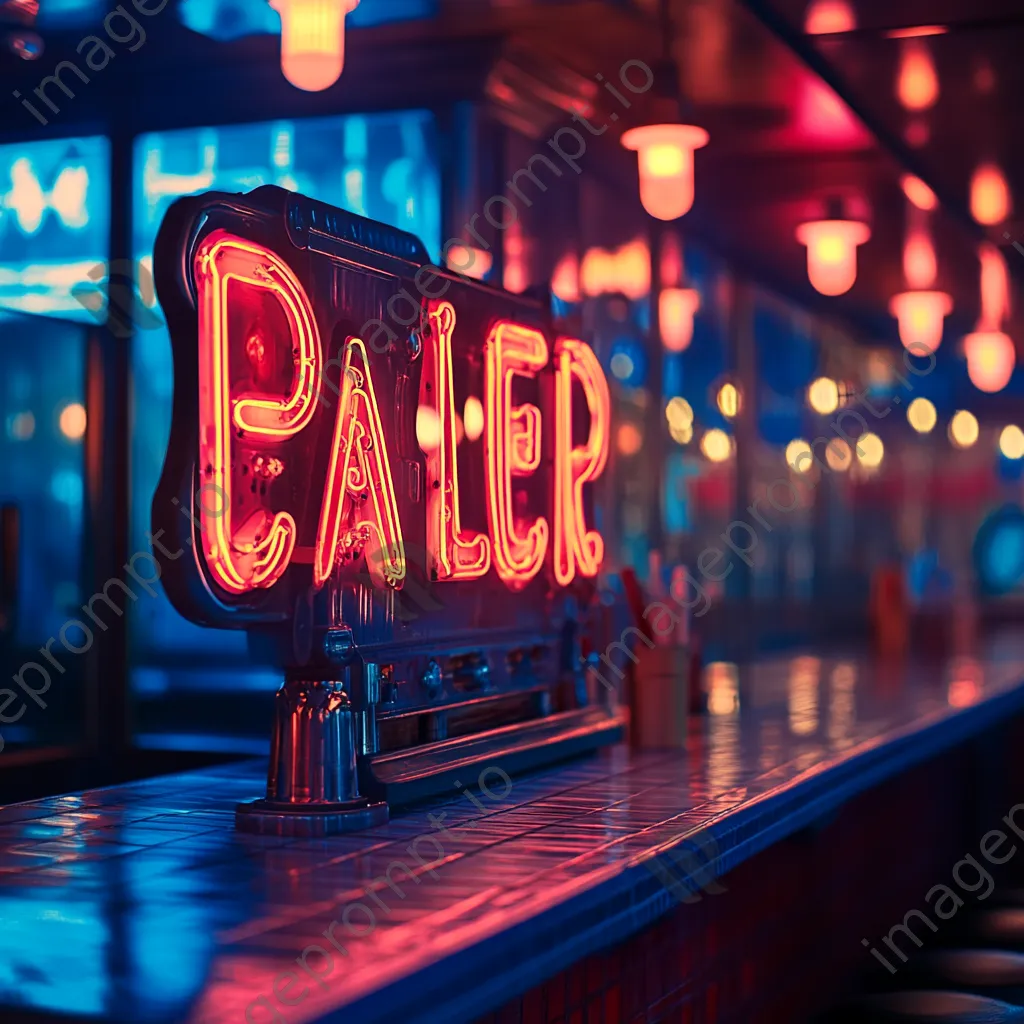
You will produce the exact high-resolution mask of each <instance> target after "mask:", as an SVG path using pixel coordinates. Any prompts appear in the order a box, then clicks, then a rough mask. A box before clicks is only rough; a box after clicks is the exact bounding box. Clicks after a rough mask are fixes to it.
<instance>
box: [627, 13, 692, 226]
mask: <svg viewBox="0 0 1024 1024" xmlns="http://www.w3.org/2000/svg"><path fill="white" fill-rule="evenodd" d="M670 6H671V5H670V0H661V23H662V45H663V55H662V60H661V63H660V65H659V67H658V71H657V73H656V74H655V83H656V87H657V89H658V92H659V93H660V99H659V100H658V106H659V108H661V109H663V110H664V111H665V120H664V121H662V122H659V123H655V124H648V125H644V126H643V127H640V128H631V129H630V130H629V131H627V132H624V133H623V135H622V139H621V142H622V145H623V146H624V147H625V148H626V149H631V150H634V151H635V152H636V154H637V163H638V165H639V170H640V202H641V203H643V207H644V209H645V210H646V211H647V212H648V213H649V214H650V215H651V216H652V217H656V218H657V219H658V220H675V219H676V218H677V217H682V216H683V215H684V214H685V213H688V212H689V210H690V208H691V207H692V206H693V195H694V186H693V154H694V150H697V149H701V148H702V147H704V146H706V145H707V144H708V141H709V139H710V136H709V135H708V133H707V132H706V131H705V130H704V129H703V128H699V127H697V125H693V124H682V123H681V122H680V120H679V113H680V107H681V103H680V98H679V81H678V75H677V72H676V65H675V61H674V59H673V57H672V39H673V34H672V17H671V11H670Z"/></svg>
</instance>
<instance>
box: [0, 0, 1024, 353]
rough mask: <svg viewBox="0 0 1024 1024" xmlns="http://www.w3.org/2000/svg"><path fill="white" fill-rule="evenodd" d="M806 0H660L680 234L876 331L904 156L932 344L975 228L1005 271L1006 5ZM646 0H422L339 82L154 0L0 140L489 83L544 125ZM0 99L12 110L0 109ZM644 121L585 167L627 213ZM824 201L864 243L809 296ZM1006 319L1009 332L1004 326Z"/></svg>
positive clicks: (139, 127) (639, 31)
mask: <svg viewBox="0 0 1024 1024" xmlns="http://www.w3.org/2000/svg"><path fill="white" fill-rule="evenodd" d="M44 2H45V0H44ZM253 2H256V0H253ZM364 2H365V3H370V2H375V0H364ZM808 2H809V0H673V4H672V8H673V10H672V13H673V22H674V32H673V41H672V53H673V56H674V58H675V63H676V67H677V69H678V78H679V86H680V89H681V92H682V95H683V97H684V100H685V103H686V108H687V110H688V116H690V117H692V119H693V120H694V122H695V123H697V124H700V125H702V126H703V127H705V128H707V129H708V131H709V132H710V135H711V143H710V145H708V146H707V147H706V148H705V149H702V150H700V151H699V153H698V154H697V157H696V182H697V184H696V202H695V205H694V208H693V210H692V211H691V213H690V214H688V215H687V216H686V218H685V219H684V220H683V221H682V231H683V233H684V235H687V234H689V235H693V236H696V237H699V238H703V239H705V240H706V241H708V242H709V243H710V244H712V245H713V246H714V247H716V248H717V249H719V250H720V251H722V252H723V253H724V254H726V255H727V256H728V257H729V258H730V259H731V260H732V261H733V262H734V264H735V265H737V266H738V267H739V268H741V269H743V270H746V271H748V272H749V273H750V274H751V275H753V276H755V277H756V278H758V279H759V280H761V281H762V282H764V283H767V284H768V285H770V286H771V287H773V288H775V289H776V290H778V291H780V292H782V293H783V294H786V295H788V296H790V297H792V298H794V299H796V300H798V301H800V302H801V303H802V304H804V305H805V306H807V307H808V308H811V309H814V310H817V311H820V312H822V313H824V314H826V315H835V316H836V317H837V318H839V319H841V320H843V321H844V322H846V323H848V324H850V325H852V327H853V328H854V329H855V330H856V331H858V332H859V333H860V336H861V338H862V339H863V340H865V341H868V342H872V343H885V344H890V345H897V344H898V339H897V332H896V327H895V323H894V321H893V320H892V318H891V317H890V315H889V313H888V304H889V300H890V298H891V296H893V295H894V294H896V293H897V292H899V291H902V290H904V288H905V284H904V279H903V260H902V257H903V241H904V237H905V231H906V224H907V211H908V203H907V200H906V199H905V197H904V195H903V192H902V189H901V185H900V180H901V175H903V174H904V173H906V171H907V170H911V171H913V172H914V173H915V174H917V175H918V176H919V177H921V178H922V179H924V180H925V181H926V182H927V183H928V184H929V185H930V186H931V187H932V188H933V189H934V191H935V192H936V193H937V195H938V196H939V198H940V200H941V205H940V208H939V209H938V210H936V211H935V212H934V213H932V214H931V215H930V218H929V227H930V230H931V232H932V234H933V237H934V242H935V247H936V251H937V257H938V278H937V282H936V286H937V287H939V288H942V289H944V290H946V291H948V292H949V293H950V294H951V295H952V296H953V301H954V307H955V311H954V314H953V316H952V317H951V319H950V329H949V330H947V333H946V338H947V339H948V340H947V342H946V343H945V344H946V345H947V348H949V349H952V348H954V347H955V345H956V342H957V339H958V338H959V337H961V336H962V335H963V334H964V333H966V332H968V331H970V330H971V329H972V328H973V326H974V322H975V320H976V319H977V316H978V305H979V303H978V275H979V264H978V259H977V245H978V243H979V241H980V240H981V239H982V238H984V237H986V235H987V236H989V237H991V238H992V239H993V240H994V241H996V242H998V243H1000V244H1001V245H1002V248H1003V251H1004V252H1005V253H1006V255H1007V262H1008V264H1009V267H1010V270H1011V273H1013V274H1014V275H1016V276H1018V277H1020V278H1021V280H1024V252H1018V251H1017V250H1016V249H1014V248H1013V247H1012V246H1011V242H1013V241H1015V240H1017V239H1018V238H1019V239H1020V240H1021V244H1022V248H1024V138H1021V137H1020V135H1019V133H1017V132H1016V127H1017V126H1016V123H1015V118H1016V111H1015V109H1014V105H1015V103H1016V102H1017V97H1019V96H1021V95H1024V61H1021V60H1020V57H1019V54H1020V53H1021V52H1022V45H1021V44H1024V5H1022V4H1021V3H1020V2H1019V0H971V2H970V3H966V2H954V0H849V7H850V9H851V11H852V28H851V29H850V30H848V31H845V32H842V33H839V34H831V35H827V36H826V35H808V34H807V33H806V32H805V31H804V24H805V17H806V14H807V7H808ZM817 2H821V0H817ZM829 2H842V0H829ZM655 7H656V3H655V2H654V0H635V2H634V0H629V2H627V0H607V2H601V0H564V2H558V0H554V2H552V0H547V2H527V0H489V2H488V0H441V3H440V14H439V15H438V16H437V17H436V18H434V19H431V20H429V21H413V22H401V23H396V24H390V25H378V26H374V27H368V28H356V29H353V30H352V31H351V32H350V34H349V42H348V47H347V49H348V63H347V67H346V71H345V74H344V75H343V76H342V79H341V80H340V81H339V83H338V84H337V85H336V86H334V87H332V88H331V89H330V90H327V91H326V92H324V93H318V94H300V93H297V92H296V90H294V89H292V88H291V87H290V86H288V85H287V84H286V83H285V82H284V81H283V79H282V78H281V76H280V73H279V71H278V70H277V61H278V46H279V43H278V40H277V39H276V38H275V37H273V36H267V35H257V36H248V37H244V38H240V39H237V40H235V41H231V42H217V41H215V40H213V39H210V38H208V37H207V36H205V35H200V34H197V33H195V32H193V31H190V30H189V29H188V28H186V27H185V26H183V25H182V24H181V23H180V21H178V20H177V19H176V18H174V17H173V9H174V8H173V5H171V7H170V9H169V12H170V14H171V16H170V17H166V16H164V15H161V16H160V17H159V18H153V19H151V23H150V25H149V41H148V42H147V43H146V46H145V49H144V50H143V51H141V52H140V53H139V54H134V55H120V56H119V57H118V58H117V59H115V60H113V61H111V62H110V65H111V66H110V67H109V68H108V69H106V70H104V71H103V72H102V73H101V74H97V75H95V76H94V79H93V82H92V84H90V85H89V86H88V87H87V88H85V89H83V90H81V91H80V95H79V97H78V98H77V99H76V100H75V101H74V104H73V105H69V109H68V111H67V113H66V117H65V115H63V114H62V118H63V119H62V120H59V121H58V122H57V123H55V124H54V125H51V126H50V127H48V128H46V129H40V128H39V127H38V126H34V125H32V123H31V119H28V120H27V121H26V123H25V124H16V123H14V122H13V119H12V118H9V117H6V116H5V118H4V121H3V123H2V124H0V138H2V137H6V138H7V139H8V140H11V139H16V138H24V137H28V136H29V135H31V134H32V133H33V132H37V133H39V134H50V135H54V134H60V133H64V134H68V133H70V132H72V131H81V130H83V128H86V127H89V128H90V129H91V130H95V131H109V132H123V133H127V134H132V133H134V132H138V131H144V130H153V129H159V128H170V127H175V126H181V125H186V124H196V123H229V122H233V121H245V120H267V119H271V118H275V117H283V116H287V117H301V116H307V115H308V116H313V115H319V114H328V113H330V114H333V113H340V112H345V111H348V110H372V109H381V108H386V107H388V106H396V105H408V104H409V102H410V96H413V97H415V99H416V102H417V104H418V105H423V106H429V107H435V108H441V107H442V106H443V105H444V104H446V103H450V102H452V101H457V100H473V99H481V98H484V97H485V96H487V95H488V87H489V84H490V86H491V87H492V90H491V93H490V99H491V102H492V103H494V104H495V105H496V106H498V107H502V106H504V107H505V109H504V111H503V113H504V114H505V115H506V116H507V117H509V118H513V117H514V118H515V119H516V120H515V123H516V124H517V127H519V128H520V130H522V131H525V132H527V133H528V134H532V135H533V136H534V137H535V138H537V139H542V138H549V137H550V135H551V133H552V132H553V131H554V130H557V127H558V126H559V125H562V124H566V123H568V121H567V118H568V117H569V116H570V112H571V108H572V105H573V104H579V105H581V106H586V105H587V104H593V105H596V106H597V107H598V108H599V111H598V112H599V113H600V112H602V111H603V113H604V116H605V117H606V118H610V116H611V114H612V113H616V112H618V111H621V109H622V108H621V107H619V106H617V105H616V101H615V100H614V99H613V98H612V97H611V96H610V95H608V94H606V93H605V91H604V90H602V89H600V88H598V87H597V86H596V82H597V76H598V75H599V74H606V73H608V72H609V69H612V72H614V70H615V69H617V68H618V67H619V66H620V65H621V64H622V63H623V62H624V61H626V60H630V59H639V60H644V61H645V62H647V63H650V64H652V65H653V64H655V63H656V62H657V61H658V59H659V57H660V56H661V54H662V51H663V34H662V31H661V25H660V22H659V20H658V18H657V16H656V13H657V12H656V10H655ZM923 24H929V25H930V24H942V25H943V26H946V27H948V29H949V31H948V32H946V33H944V34H942V35H933V36H926V37H923V38H920V39H915V40H911V41H910V42H912V43H913V44H914V45H918V46H921V45H923V46H924V47H926V48H927V50H928V52H929V54H930V55H931V57H932V60H933V63H934V67H935V71H936V78H937V83H938V87H939V89H938V97H937V99H936V101H935V103H934V105H932V106H931V107H930V108H929V109H927V110H926V111H923V112H919V113H916V114H913V115H912V116H911V115H908V113H907V111H906V110H905V109H904V107H903V106H901V104H900V102H899V100H898V99H897V96H896V92H895V82H896V80H897V75H898V69H899V64H900V59H901V52H902V51H903V50H905V49H906V45H907V42H908V40H906V39H893V38H890V35H891V30H893V29H906V28H908V27H913V26H920V25H923ZM80 39H81V29H78V30H76V31H75V32H73V33H70V32H69V33H64V34H63V35H61V34H60V33H56V34H54V35H53V36H52V37H51V38H48V40H47V54H46V59H45V61H42V62H32V63H27V62H17V63H16V64H12V63H11V62H10V61H7V62H6V63H4V62H3V61H0V83H2V84H3V85H4V86H6V87H7V95H10V92H11V90H13V89H17V88H22V89H24V88H27V89H28V90H29V91H31V89H32V88H33V87H34V85H36V84H38V82H39V79H40V76H41V74H46V73H49V72H50V70H51V69H52V67H53V66H54V63H55V62H56V61H57V60H58V59H63V58H65V57H68V58H71V57H74V55H75V45H76V43H78V42H79V40H80ZM47 62H48V66H46V68H45V69H43V68H42V65H43V64H47ZM497 75H503V76H506V79H507V80H508V81H513V82H514V83H515V87H514V88H513V89H512V90H511V96H512V98H511V100H509V101H508V102H506V103H504V104H503V103H502V101H501V100H500V98H498V97H497V96H495V94H494V91H493V85H494V82H495V77H496V76H497ZM11 110H15V111H18V113H20V110H18V108H17V106H16V104H15V103H14V102H13V101H12V103H11V105H10V106H9V109H7V111H6V113H10V111H11ZM653 116H655V111H654V108H653V104H652V102H651V101H650V100H649V99H648V97H646V96H643V97H638V98H637V99H636V101H635V102H634V103H633V104H632V106H631V108H630V110H629V111H628V113H627V112H624V113H623V114H622V116H621V117H619V118H618V120H617V121H616V123H615V127H614V130H609V131H607V132H606V133H605V134H604V135H602V136H601V137H600V138H598V139H595V140H594V147H593V153H594V155H595V159H594V161H593V163H592V164H590V167H591V168H592V169H593V172H594V173H595V174H596V175H598V176H599V177H601V178H603V179H604V180H606V181H607V182H608V183H610V184H611V185H613V186H614V187H615V189H616V195H618V196H621V205H622V208H623V210H625V211H628V212H630V213H631V215H632V212H634V211H638V210H639V200H638V198H637V189H636V158H635V156H634V155H633V154H631V153H628V152H626V151H624V150H623V149H622V148H621V146H620V145H619V144H618V135H619V129H620V128H621V129H622V130H625V129H626V128H629V127H632V126H634V125H637V124H642V123H644V122H645V120H646V119H648V118H650V117H653ZM983 159H987V160H995V161H998V163H999V164H1000V165H1001V166H1002V168H1003V170H1004V171H1005V174H1006V178H1007V181H1008V183H1009V186H1010V189H1011V192H1013V193H1014V194H1015V195H1017V196H1019V197H1020V202H1019V209H1018V212H1019V214H1020V215H1021V216H1020V217H1019V218H1017V219H1014V218H1012V217H1011V219H1010V220H1009V221H1008V222H1007V223H1006V224H1001V225H998V226H997V227H993V228H989V229H982V228H980V227H979V226H978V225H977V224H976V223H975V222H974V221H973V220H972V218H971V216H970V212H969V203H968V191H969V181H970V176H971V174H972V172H973V170H974V168H975V166H976V165H977V163H978V162H979V161H981V160H983ZM837 202H838V203H840V204H841V205H842V206H843V207H844V208H845V210H846V213H847V215H849V216H856V217H858V218H861V219H863V220H866V221H867V222H868V223H869V224H870V226H871V231H872V235H871V239H870V241H868V242H867V244H865V245H864V246H862V247H861V250H860V253H859V274H858V279H857V283H856V284H855V285H854V287H853V288H852V289H851V290H850V292H849V293H847V294H846V295H843V296H841V297H839V298H824V297H822V296H820V295H818V293H817V292H815V291H814V290H813V289H812V288H811V286H810V285H809V283H808V281H807V274H806V261H805V252H804V249H803V247H802V246H801V245H800V244H798V243H797V241H796V238H795V231H796V228H797V225H798V224H800V223H801V222H802V221H805V220H809V219H818V218H821V217H822V216H824V215H825V212H826V210H827V208H828V206H829V204H830V203H831V204H832V205H835V204H836V203H837ZM618 212H619V211H613V213H616V214H617V213H618ZM613 219H614V217H613V216H611V215H610V216H609V221H611V220H613ZM1007 234H1009V235H1010V238H1006V237H1004V236H1005V235H1007ZM1010 328H1011V333H1014V332H1016V334H1017V336H1018V337H1019V338H1020V337H1024V320H1021V321H1013V322H1011V324H1010Z"/></svg>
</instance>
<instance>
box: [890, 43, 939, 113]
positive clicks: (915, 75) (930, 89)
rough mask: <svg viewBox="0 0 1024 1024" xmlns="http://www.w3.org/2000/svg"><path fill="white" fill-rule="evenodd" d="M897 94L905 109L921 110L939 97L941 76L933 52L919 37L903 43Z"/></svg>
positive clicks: (925, 108) (930, 105) (932, 104)
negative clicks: (933, 59)
mask: <svg viewBox="0 0 1024 1024" xmlns="http://www.w3.org/2000/svg"><path fill="white" fill-rule="evenodd" d="M896 95H897V97H898V98H899V101H900V103H902V104H903V107H904V109H905V110H912V111H915V112H920V111H922V110H928V109H929V108H930V107H932V106H934V105H935V101H936V100H937V99H938V98H939V78H938V75H936V73H935V64H934V62H933V61H932V55H931V52H930V51H929V50H928V47H927V45H926V44H925V43H922V42H920V40H917V39H911V40H908V41H907V42H906V43H904V44H903V48H902V52H901V54H900V70H899V78H898V80H897V83H896Z"/></svg>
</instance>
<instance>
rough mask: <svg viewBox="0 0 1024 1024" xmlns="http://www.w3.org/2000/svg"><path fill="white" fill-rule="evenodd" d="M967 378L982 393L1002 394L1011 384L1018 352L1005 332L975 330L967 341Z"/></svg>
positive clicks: (965, 353) (965, 343) (965, 342)
mask: <svg viewBox="0 0 1024 1024" xmlns="http://www.w3.org/2000/svg"><path fill="white" fill-rule="evenodd" d="M964 355H966V356H967V376H968V377H970V378H971V383H972V384H973V385H974V386H975V387H976V388H977V389H978V390H979V391H985V392H987V393H988V394H995V393H996V392H997V391H1002V390H1003V388H1005V387H1006V385H1007V384H1009V383H1010V377H1012V376H1013V368H1014V366H1015V365H1016V363H1017V353H1016V351H1015V350H1014V347H1013V340H1012V339H1011V338H1010V336H1009V335H1008V334H1004V333H1003V332H1002V331H975V332H974V333H973V334H968V335H967V337H966V338H964Z"/></svg>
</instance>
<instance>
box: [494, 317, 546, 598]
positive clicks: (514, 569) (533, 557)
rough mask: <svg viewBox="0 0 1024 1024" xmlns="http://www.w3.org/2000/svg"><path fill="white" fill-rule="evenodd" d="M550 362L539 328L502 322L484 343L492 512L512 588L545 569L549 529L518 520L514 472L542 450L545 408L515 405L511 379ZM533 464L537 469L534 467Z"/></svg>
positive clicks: (540, 521) (502, 566)
mask: <svg viewBox="0 0 1024 1024" xmlns="http://www.w3.org/2000/svg"><path fill="white" fill-rule="evenodd" d="M547 361H548V344H547V341H545V339H544V335H543V334H541V333H540V331H537V330H534V329H532V328H529V327H523V326H521V325H519V324H514V323H510V322H508V321H502V322H500V323H498V324H497V325H496V326H495V327H494V329H493V330H492V331H491V334H490V337H488V339H487V344H486V347H485V356H484V362H485V385H484V390H485V397H486V415H485V416H484V421H485V424H486V431H485V450H486V459H487V512H488V518H489V520H490V527H491V538H492V540H493V543H494V565H495V568H496V569H497V572H498V576H499V577H500V578H501V579H502V580H503V581H504V582H505V583H506V584H507V585H508V586H509V587H511V588H513V589H515V588H518V587H521V586H523V585H525V584H526V583H527V582H529V580H531V579H532V578H533V577H534V576H536V575H537V573H538V572H539V571H540V567H541V565H542V564H543V562H544V554H545V552H546V551H547V546H548V535H549V532H550V527H549V525H548V522H547V520H546V519H544V518H543V517H537V518H536V519H535V520H534V521H533V522H532V523H531V524H530V525H529V526H526V527H525V532H523V527H524V525H525V524H522V523H520V522H518V521H517V517H516V510H515V505H514V500H513V499H514V495H513V491H512V478H513V476H519V475H523V474H524V472H526V471H527V467H530V464H531V463H532V461H533V454H534V453H537V455H538V458H537V462H538V464H539V461H540V460H539V453H540V447H541V446H540V429H541V416H540V410H539V409H538V408H537V407H536V406H535V405H528V404H527V405H514V404H513V399H512V382H513V380H514V379H515V377H517V376H521V377H528V378H532V377H536V375H537V374H538V373H539V372H540V371H541V370H542V369H543V368H544V366H545V365H546V364H547ZM530 468H532V467H530Z"/></svg>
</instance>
